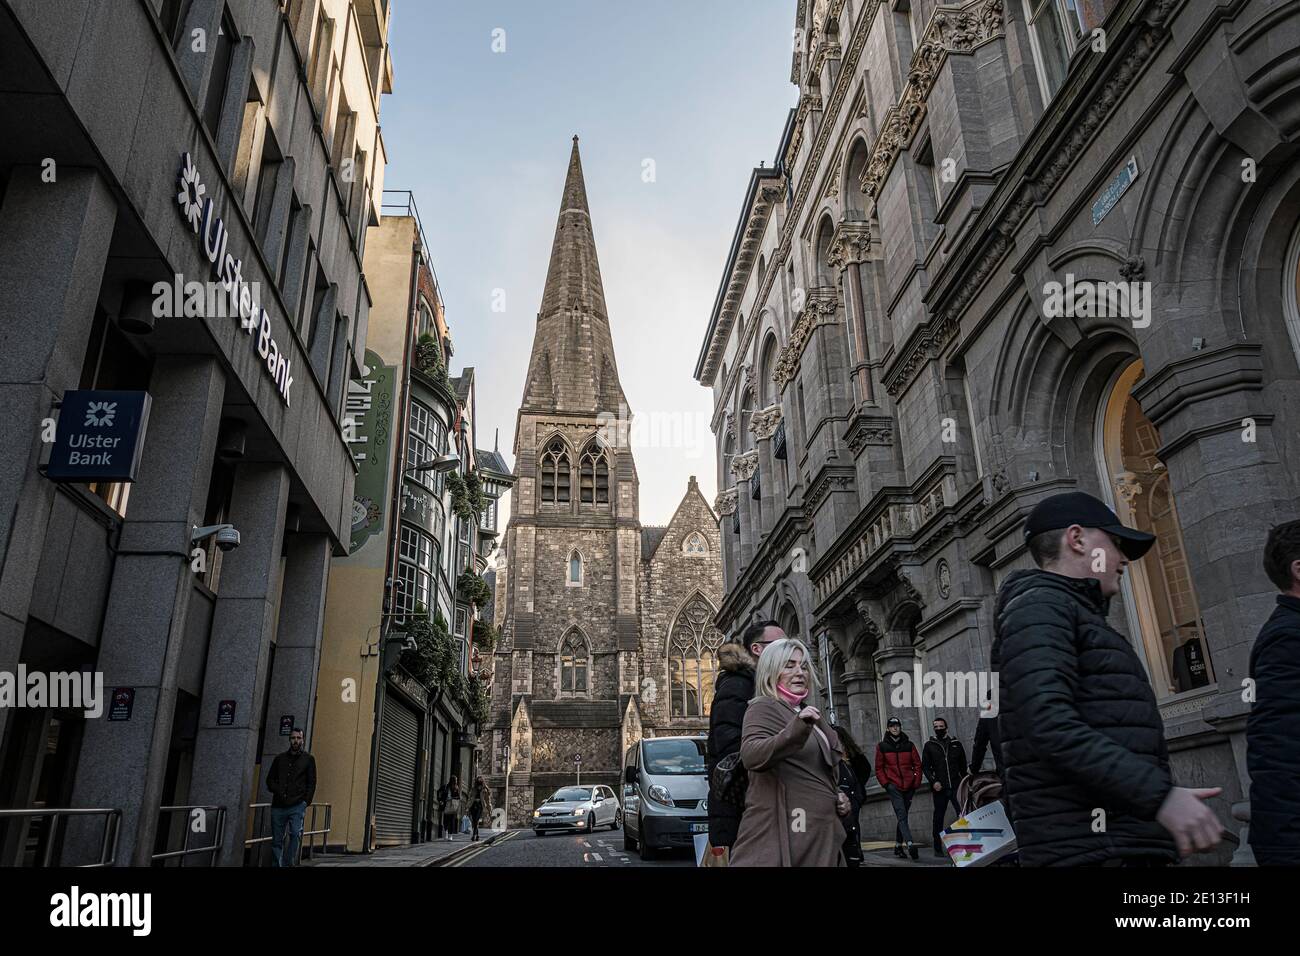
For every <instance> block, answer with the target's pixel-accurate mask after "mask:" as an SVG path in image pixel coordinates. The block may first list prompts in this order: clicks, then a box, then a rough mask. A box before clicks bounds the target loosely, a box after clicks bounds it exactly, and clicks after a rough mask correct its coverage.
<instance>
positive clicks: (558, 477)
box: [539, 435, 573, 505]
mask: <svg viewBox="0 0 1300 956" xmlns="http://www.w3.org/2000/svg"><path fill="white" fill-rule="evenodd" d="M540 464H541V467H540V469H539V471H540V473H541V493H540V498H541V501H542V502H543V503H545V504H552V505H567V504H568V503H569V501H570V500H571V498H570V490H569V489H570V484H571V482H572V481H573V466H572V465H571V464H570V458H569V446H568V445H567V444H565V442H564V439H563V438H561V437H560V436H558V435H556V436H555V437H554V438H552V439H551V440H550V441H548V442H547V443H546V449H545V450H544V451H543V452H542V459H541V463H540Z"/></svg>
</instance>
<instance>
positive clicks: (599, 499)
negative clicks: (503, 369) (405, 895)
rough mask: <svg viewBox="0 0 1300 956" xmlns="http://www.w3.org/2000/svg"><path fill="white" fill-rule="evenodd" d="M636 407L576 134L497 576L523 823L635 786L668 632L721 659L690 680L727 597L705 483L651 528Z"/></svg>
mask: <svg viewBox="0 0 1300 956" xmlns="http://www.w3.org/2000/svg"><path fill="white" fill-rule="evenodd" d="M628 414H629V413H628V410H627V399H626V397H625V396H624V394H623V388H622V385H621V384H620V383H619V378H618V365H617V362H616V360H615V356H614V344H613V339H612V336H611V334H610V326H609V316H608V313H607V312H606V307H605V294H604V289H603V287H602V284H601V278H600V266H599V263H598V262H597V258H596V243H595V238H594V235H593V232H592V224H591V215H590V210H589V209H588V206H587V194H586V187H585V185H584V182H583V177H582V161H581V158H580V156H579V153H578V138H577V137H576V136H575V137H574V138H573V150H572V153H571V154H570V157H569V169H568V174H567V176H566V178H565V183H564V193H563V196H562V198H561V201H560V213H559V221H558V222H557V224H556V227H555V238H554V241H553V245H552V248H551V259H550V266H549V270H548V272H547V276H546V286H545V290H544V292H543V294H542V304H541V309H540V310H539V311H538V314H537V327H536V331H535V333H534V338H533V350H532V357H531V359H530V361H529V364H528V375H527V379H526V381H525V384H524V390H523V401H522V404H521V405H520V408H519V416H518V419H517V424H516V429H515V445H514V454H515V462H516V465H515V471H516V474H517V476H518V483H517V484H516V485H515V487H514V490H513V494H512V500H511V516H510V523H509V525H508V527H507V529H506V533H505V540H504V542H503V545H504V551H505V556H506V567H505V568H504V569H503V570H504V573H499V574H498V581H499V582H501V583H499V585H498V593H497V608H498V611H497V613H498V615H499V616H500V621H501V633H500V638H499V641H498V644H497V647H496V649H495V653H494V662H493V663H494V670H493V675H494V676H493V682H492V700H491V716H490V717H489V719H488V721H487V725H486V726H485V727H484V728H483V736H482V739H481V744H482V747H483V770H484V771H486V773H485V776H486V777H487V779H488V782H489V785H490V786H491V788H492V790H493V791H494V798H493V805H494V806H498V807H499V806H501V805H502V800H503V796H504V794H503V791H504V789H505V784H506V766H507V756H506V755H507V750H506V748H507V746H508V747H509V751H508V753H509V757H508V763H509V769H510V779H509V790H510V792H509V805H510V806H509V820H510V824H511V825H512V826H519V825H526V823H527V821H529V820H530V819H531V816H532V811H533V809H534V808H535V807H536V805H537V802H538V801H539V800H541V799H542V798H544V797H545V796H546V795H547V794H549V793H550V792H551V791H553V790H554V789H556V788H557V787H559V786H562V785H565V784H571V783H573V782H574V781H575V779H576V777H577V771H578V770H579V769H580V770H581V780H582V782H583V783H584V784H585V783H592V784H605V785H607V786H610V787H612V788H614V790H615V792H616V793H620V792H621V789H620V786H619V777H620V772H621V768H622V755H623V753H624V751H625V749H626V748H627V747H628V746H630V745H631V743H632V742H634V741H635V740H638V739H639V738H640V737H641V736H642V735H643V734H653V733H655V731H656V727H655V726H643V721H644V720H646V719H647V718H648V720H649V722H650V723H651V724H657V723H661V722H665V723H666V721H660V720H659V719H658V715H660V714H663V713H665V712H666V709H665V705H664V704H663V702H662V699H663V698H665V697H669V698H670V697H671V695H670V692H669V687H670V685H671V684H672V682H673V678H672V677H670V676H669V674H668V670H669V666H670V664H669V658H668V656H666V654H667V652H666V650H665V648H666V647H667V641H668V633H669V630H670V629H671V628H672V627H674V626H677V625H676V624H675V622H676V620H677V619H678V618H680V619H681V621H682V622H683V623H682V624H681V625H680V627H679V631H680V633H681V635H682V636H681V638H680V639H679V642H678V643H679V644H680V643H683V642H684V643H686V644H691V642H692V641H694V642H695V646H696V647H697V650H698V651H699V653H701V654H704V655H706V656H707V659H706V661H705V667H704V671H703V672H700V671H698V667H699V664H698V662H697V661H695V660H692V661H691V662H690V664H689V665H688V664H686V663H684V662H679V663H678V664H677V666H676V671H675V673H678V674H679V675H680V673H682V672H684V671H687V670H690V669H691V668H692V667H694V668H696V669H697V671H696V672H697V673H704V672H708V671H709V667H710V666H711V650H712V647H713V646H714V645H715V644H716V642H717V641H718V640H720V636H719V635H717V632H716V631H714V630H713V628H712V615H711V614H709V620H708V622H707V623H706V624H705V625H703V626H702V627H700V626H699V625H698V622H699V620H700V617H701V615H702V609H708V610H711V611H715V610H716V607H717V605H718V601H719V600H720V597H721V590H722V581H721V557H720V542H719V540H718V523H717V518H716V516H714V514H713V512H712V510H711V509H710V508H709V506H708V504H707V503H706V502H705V501H704V499H703V497H702V496H701V495H700V492H699V490H698V488H697V487H696V486H695V480H694V478H692V479H691V481H690V483H689V487H688V490H687V494H686V496H685V498H684V499H683V502H682V505H681V506H679V508H678V511H677V514H676V515H675V516H674V520H673V523H672V524H670V525H669V527H668V528H653V529H643V528H642V527H641V522H640V518H639V515H638V493H639V487H638V481H637V472H636V464H635V462H634V461H633V457H632V451H631V448H630V447H629V446H628V443H627V442H626V440H625V439H626V429H625V428H624V427H621V426H620V425H619V424H618V423H619V422H625V421H626V420H627V416H628ZM670 531H671V535H670V533H669V532H670ZM670 537H671V540H672V544H671V546H669V547H670V548H671V549H674V550H672V551H671V557H668V555H669V549H668V548H665V547H664V545H665V544H666V542H668V540H669V538H670ZM660 552H663V554H660ZM665 561H667V562H668V563H667V564H665ZM679 561H680V562H684V563H685V570H686V572H687V573H686V576H685V577H684V578H683V583H682V584H681V586H680V590H681V592H682V593H681V594H680V595H678V601H679V603H681V604H682V607H673V608H672V610H665V605H666V602H668V599H667V598H665V597H664V596H663V595H662V594H659V595H657V597H656V599H655V600H653V601H647V596H648V595H647V594H645V593H643V590H644V582H645V581H647V580H648V579H649V578H650V577H652V576H653V577H655V578H656V579H657V580H660V581H662V582H663V585H662V586H661V587H660V588H656V590H657V591H661V590H662V591H667V592H668V593H669V594H671V593H672V591H674V590H677V588H675V587H674V586H673V584H672V580H673V578H674V577H675V573H674V571H673V570H672V569H673V568H674V567H675V566H676V563H677V562H679ZM652 566H653V567H654V568H655V572H654V574H653V575H652V574H651V573H650V571H651V568H652ZM647 604H650V605H653V607H654V608H655V609H656V618H655V620H656V621H657V622H659V623H658V624H657V626H656V636H655V641H656V644H655V646H656V647H657V649H658V650H659V653H660V654H662V655H665V656H664V657H663V659H662V660H661V661H659V662H658V663H657V664H656V666H654V667H651V668H649V669H646V668H645V667H644V666H643V665H644V662H643V660H642V647H643V645H642V641H643V621H642V610H643V605H647ZM687 605H689V607H687ZM674 614H675V615H676V616H675V617H672V615H674ZM670 617H671V620H670ZM691 622H695V623H694V624H692V623H691ZM661 670H662V672H663V673H662V674H660V671H661ZM647 678H648V680H647ZM677 683H678V684H679V685H683V687H684V683H685V681H684V680H683V679H681V678H680V677H679V678H678V679H677ZM710 686H711V680H710ZM683 687H679V696H681V698H682V700H683V702H684V703H683V705H682V706H679V707H678V711H679V712H681V713H683V714H688V713H690V712H692V707H694V708H695V709H696V710H698V705H693V704H692V700H691V699H688V697H690V695H691V693H694V691H692V690H691V689H689V688H685V689H683ZM643 697H644V698H645V703H644V704H643V702H642V698H643ZM679 723H680V725H681V727H682V730H681V731H667V730H660V731H659V732H660V733H667V732H691V730H693V729H695V728H698V727H699V726H706V724H701V722H700V720H699V719H698V715H697V719H696V720H695V721H687V720H685V719H682V720H681V721H679ZM688 725H689V726H688ZM575 756H580V757H581V763H580V768H579V765H578V763H577V761H575V759H574V758H575Z"/></svg>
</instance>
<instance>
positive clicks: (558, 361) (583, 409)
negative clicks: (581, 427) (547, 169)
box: [521, 136, 627, 415]
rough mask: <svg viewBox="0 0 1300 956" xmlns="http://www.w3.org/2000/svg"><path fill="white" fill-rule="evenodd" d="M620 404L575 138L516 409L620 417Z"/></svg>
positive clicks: (620, 386) (621, 390)
mask: <svg viewBox="0 0 1300 956" xmlns="http://www.w3.org/2000/svg"><path fill="white" fill-rule="evenodd" d="M626 403H627V401H626V399H625V398H624V396H623V387H622V385H621V384H620V383H619V380H618V366H617V364H616V362H615V360H614V343H613V339H612V338H611V336H610V331H609V316H608V313H607V312H606V310H605V289H604V286H603V285H602V283H601V280H600V263H599V261H598V260H597V258H596V239H595V235H594V233H593V232H592V228H591V211H590V207H589V206H588V205H587V186H586V183H585V182H584V181H583V176H582V157H581V155H580V154H579V152H578V137H577V136H574V137H573V149H572V150H571V151H570V153H569V169H568V173H567V174H566V176H565V179H564V191H563V193H562V194H561V198H560V213H559V217H558V219H557V221H556V224H555V238H554V240H553V241H552V243H551V262H550V266H549V268H548V269H547V272H546V286H545V289H544V290H543V292H542V305H541V309H540V310H539V311H538V313H537V329H536V331H535V333H534V337H533V353H532V358H531V359H530V360H529V363H528V380H527V383H526V384H525V386H524V401H523V405H524V408H523V409H521V411H523V410H528V409H533V410H543V411H563V412H568V413H572V414H590V415H595V414H596V413H598V412H602V411H607V412H612V413H614V414H618V413H619V411H620V405H623V406H625V405H626Z"/></svg>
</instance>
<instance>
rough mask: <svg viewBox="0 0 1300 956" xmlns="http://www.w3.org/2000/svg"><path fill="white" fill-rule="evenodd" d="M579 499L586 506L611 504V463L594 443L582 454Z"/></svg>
mask: <svg viewBox="0 0 1300 956" xmlns="http://www.w3.org/2000/svg"><path fill="white" fill-rule="evenodd" d="M580 472H581V474H580V478H579V482H580V484H579V490H580V492H581V495H582V497H581V498H580V499H579V500H580V501H581V502H582V503H583V504H584V505H589V504H593V503H594V504H598V505H607V504H609V463H608V460H607V459H606V457H605V452H604V450H603V449H602V448H601V447H600V446H599V445H598V444H596V442H594V441H593V442H592V443H591V444H589V445H588V446H587V449H586V451H584V452H583V453H582V462H581V469H580Z"/></svg>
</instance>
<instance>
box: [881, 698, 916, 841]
mask: <svg viewBox="0 0 1300 956" xmlns="http://www.w3.org/2000/svg"><path fill="white" fill-rule="evenodd" d="M886 728H887V729H886V731H885V736H884V737H883V738H881V740H880V743H878V744H876V779H877V780H879V781H880V785H881V786H882V787H884V788H885V793H886V794H888V795H889V803H890V806H892V807H893V808H894V818H895V820H896V821H897V822H896V823H895V825H894V856H896V857H900V858H906V857H908V856H911V858H912V859H913V860H916V859H919V858H920V852H919V851H918V850H917V849H916V844H915V843H913V842H912V827H911V825H910V824H909V822H908V815H909V814H910V813H911V810H912V797H913V796H915V795H916V788H917V787H919V786H920V785H921V755H920V754H918V753H917V752H916V745H915V744H914V743H912V741H911V740H910V739H909V738H908V736H907V734H905V733H903V724H902V722H901V721H899V719H898V718H897V717H890V718H889V721H888V723H887V724H886Z"/></svg>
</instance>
